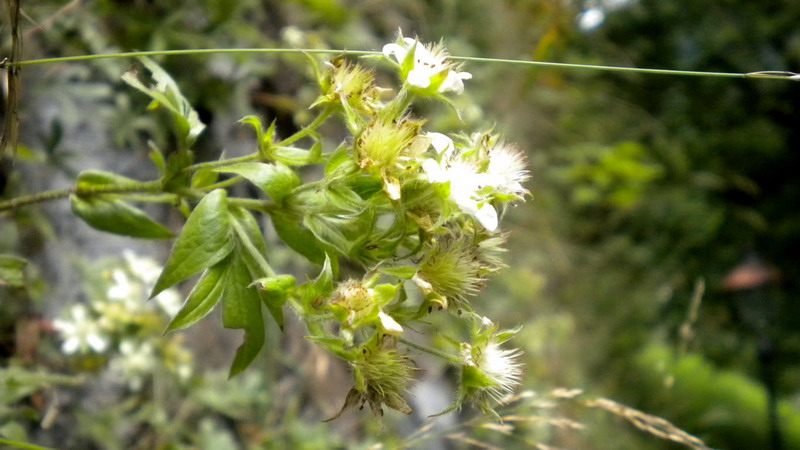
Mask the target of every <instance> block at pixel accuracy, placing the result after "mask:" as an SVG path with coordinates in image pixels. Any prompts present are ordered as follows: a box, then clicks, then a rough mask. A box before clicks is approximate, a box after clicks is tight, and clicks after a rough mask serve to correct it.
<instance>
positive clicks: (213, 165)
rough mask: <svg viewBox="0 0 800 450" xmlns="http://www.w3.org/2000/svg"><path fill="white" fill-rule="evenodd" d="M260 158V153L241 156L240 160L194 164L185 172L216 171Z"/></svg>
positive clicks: (232, 159)
mask: <svg viewBox="0 0 800 450" xmlns="http://www.w3.org/2000/svg"><path fill="white" fill-rule="evenodd" d="M258 158H259V155H258V153H253V154H252V155H247V156H240V157H238V158H231V159H224V160H222V161H208V162H201V163H197V164H192V165H191V166H188V167H186V168H185V169H183V170H185V171H188V172H194V171H197V170H200V169H215V168H217V167H225V166H230V165H233V164H236V163H240V162H250V161H258Z"/></svg>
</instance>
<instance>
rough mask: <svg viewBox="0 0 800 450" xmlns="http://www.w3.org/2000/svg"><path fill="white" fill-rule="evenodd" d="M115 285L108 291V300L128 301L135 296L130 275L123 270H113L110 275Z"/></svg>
mask: <svg viewBox="0 0 800 450" xmlns="http://www.w3.org/2000/svg"><path fill="white" fill-rule="evenodd" d="M110 275H111V280H112V281H113V284H112V285H111V287H110V288H108V291H107V292H106V293H107V294H108V298H109V299H111V300H127V299H129V298H131V296H132V295H133V294H134V288H133V286H132V285H131V280H130V279H129V278H128V274H127V273H125V271H124V270H122V269H119V268H117V269H113V270H112V271H111V273H110Z"/></svg>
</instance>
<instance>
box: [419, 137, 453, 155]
mask: <svg viewBox="0 0 800 450" xmlns="http://www.w3.org/2000/svg"><path fill="white" fill-rule="evenodd" d="M425 136H427V137H429V138H431V146H432V147H433V149H434V150H436V153H438V154H440V155H442V157H443V158H444V159H447V158H449V157H450V154H451V153H453V150H455V144H453V140H452V139H450V138H449V137H448V136H447V135H445V134H442V133H436V132H430V133H426V134H425Z"/></svg>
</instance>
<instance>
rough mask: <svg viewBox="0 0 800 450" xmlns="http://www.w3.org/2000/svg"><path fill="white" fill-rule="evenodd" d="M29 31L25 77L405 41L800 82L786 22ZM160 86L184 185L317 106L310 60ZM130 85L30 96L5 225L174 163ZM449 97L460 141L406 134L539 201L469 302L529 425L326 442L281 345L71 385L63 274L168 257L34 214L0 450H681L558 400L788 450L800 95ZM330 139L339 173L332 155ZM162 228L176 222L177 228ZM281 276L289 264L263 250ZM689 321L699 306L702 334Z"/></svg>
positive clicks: (194, 346) (462, 9)
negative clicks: (31, 63) (515, 367)
mask: <svg viewBox="0 0 800 450" xmlns="http://www.w3.org/2000/svg"><path fill="white" fill-rule="evenodd" d="M3 8H5V2H4V6H3ZM22 9H23V12H24V18H23V21H22V24H21V25H22V30H23V38H24V47H23V49H24V53H23V56H24V58H25V59H31V58H39V57H55V56H66V55H82V54H90V53H109V52H116V51H132V50H166V49H188V48H226V47H253V48H258V47H298V48H347V49H359V50H361V49H366V50H379V49H380V48H381V46H382V45H383V43H385V42H388V41H389V40H391V39H392V37H393V36H394V34H395V33H396V31H397V29H398V28H402V29H403V32H404V34H406V35H414V34H418V35H419V36H420V37H421V38H422V39H424V40H426V41H436V40H438V39H439V38H440V37H441V38H443V39H444V40H445V42H446V44H447V46H448V49H449V50H450V51H451V53H453V54H456V55H464V56H485V57H497V58H520V59H535V60H549V61H560V62H573V63H587V64H605V65H621V66H638V67H649V68H665V69H682V70H702V71H722V72H753V71H759V70H797V69H798V68H800V28H798V27H797V25H796V24H797V23H799V22H800V3H797V2H790V1H786V0H770V1H763V2H748V1H744V0H729V1H726V2H715V1H710V0H695V1H689V0H680V1H668V2H664V1H656V0H585V1H566V0H503V1H487V0H461V1H456V0H443V1H438V2H431V1H423V0H400V1H392V2H389V1H385V0H364V1H355V0H352V1H348V0H286V1H280V0H240V1H237V2H229V1H224V0H202V1H187V0H169V1H167V0H126V1H107V0H83V1H82V0H72V1H69V2H62V1H47V0H41V1H37V2H22ZM2 14H3V17H4V20H5V22H4V24H3V27H2V30H3V34H2V48H3V55H7V54H8V53H9V49H10V36H9V33H8V30H9V25H8V23H7V18H8V14H7V11H6V10H5V9H4V10H3V11H2ZM159 63H161V64H162V65H163V66H164V67H165V68H166V69H167V70H168V71H169V72H170V74H171V75H172V76H173V78H175V79H176V80H178V82H179V84H180V85H181V89H182V90H183V92H184V93H185V94H186V96H187V98H189V99H190V100H191V102H192V103H193V105H194V106H195V107H196V108H197V110H198V111H199V112H200V114H201V118H202V120H203V121H204V122H206V123H207V124H208V125H209V128H208V131H207V132H206V133H205V134H204V135H203V137H202V138H201V140H200V142H199V149H200V154H201V158H202V159H214V158H217V157H218V156H219V154H220V152H221V151H224V152H225V153H226V154H227V155H229V156H237V155H239V154H244V153H246V152H249V151H251V150H252V148H253V145H254V142H253V138H252V136H250V133H248V132H247V130H245V129H243V128H242V127H239V126H236V125H235V121H236V120H238V119H239V118H241V117H242V116H244V115H246V114H257V115H260V116H262V117H264V118H265V119H266V120H276V121H277V124H278V132H279V134H283V135H288V134H289V133H291V132H293V131H294V130H296V129H298V127H300V126H302V125H303V124H304V123H307V121H308V120H309V119H310V115H309V111H308V110H307V105H309V104H310V103H311V102H312V101H313V99H314V98H315V96H316V87H315V86H314V85H313V83H312V79H311V77H310V68H309V65H308V63H307V62H306V61H305V60H304V59H303V57H300V56H253V55H210V56H202V57H200V56H197V57H170V58H160V59H159ZM131 65H132V62H131V61H129V60H123V59H113V60H99V61H94V62H86V63H73V64H51V65H43V66H36V67H30V68H25V69H24V70H23V98H22V103H21V105H20V113H21V136H22V140H21V147H20V150H19V153H18V155H17V160H16V162H15V163H14V164H12V163H10V162H8V161H6V162H4V163H3V166H2V170H0V193H2V196H3V198H13V197H16V196H19V195H23V194H26V193H33V192H38V191H42V190H45V189H48V188H56V187H64V186H68V185H69V184H70V183H71V182H72V181H71V180H73V179H74V178H73V177H74V176H75V174H76V173H77V172H79V171H81V170H85V169H108V168H113V170H115V171H117V172H120V173H122V174H123V175H127V176H131V177H133V178H137V179H150V178H152V177H154V176H155V172H154V171H153V169H152V167H151V166H150V165H149V164H148V160H147V153H148V150H149V147H148V145H149V144H148V141H152V142H153V143H155V145H157V146H158V147H159V148H162V149H169V148H170V145H171V139H172V136H171V135H170V134H169V133H168V131H167V130H168V128H169V127H167V126H165V124H164V123H162V122H163V120H162V119H163V116H159V115H157V114H155V115H154V114H146V113H144V108H145V106H146V102H145V99H144V98H143V97H142V96H139V95H136V94H135V93H133V92H132V90H130V89H128V88H126V87H125V86H123V84H122V83H121V82H120V80H119V77H120V75H121V74H122V73H123V72H124V71H125V70H127V69H128V68H129V67H131ZM467 70H469V71H470V72H472V73H473V75H474V79H473V80H471V81H470V82H469V83H468V85H467V90H466V93H465V95H464V96H462V97H459V98H457V99H456V100H455V104H456V107H457V108H462V107H463V109H462V110H461V114H462V118H463V122H462V123H458V122H455V121H454V119H453V118H452V117H451V116H450V114H449V112H448V111H446V110H445V109H442V108H438V107H436V106H435V105H430V111H427V110H426V112H433V113H434V114H435V112H436V111H441V114H442V117H441V119H440V122H438V123H439V131H443V132H444V131H447V128H448V126H449V127H452V128H453V129H455V128H457V127H465V126H466V127H476V126H482V127H488V126H492V125H495V126H496V127H497V128H498V129H499V130H500V131H502V132H503V133H505V134H506V135H507V136H508V138H509V139H510V140H512V141H515V142H517V143H519V145H520V146H521V148H524V149H525V150H526V151H527V152H528V155H529V158H530V163H531V170H532V172H533V175H534V177H533V181H532V182H531V183H530V185H529V188H530V189H531V191H532V192H533V193H534V200H533V201H532V202H529V203H526V204H524V205H523V206H519V207H517V208H515V209H513V210H509V211H506V213H507V216H508V217H507V222H506V223H508V224H509V225H508V230H509V231H510V232H511V242H510V245H509V247H510V248H511V249H512V251H511V252H510V253H509V255H508V258H507V262H508V264H509V265H510V269H508V270H506V271H505V273H504V274H503V275H501V276H500V277H499V278H497V279H495V280H493V281H492V282H491V283H490V284H489V286H488V288H487V290H486V291H485V292H484V293H483V294H482V295H481V297H480V300H479V301H476V302H475V305H476V309H477V310H478V312H484V313H486V314H487V315H491V316H492V317H493V318H496V319H498V320H499V322H500V324H501V325H502V326H505V327H512V326H515V325H517V324H521V325H523V330H522V331H521V332H520V334H519V335H518V336H517V337H516V338H515V340H514V345H516V346H519V347H520V348H521V349H523V351H524V352H525V363H526V366H527V373H526V379H525V383H524V389H525V391H526V392H527V394H526V395H524V396H523V398H521V399H519V401H517V402H515V403H513V404H512V405H511V406H510V407H509V408H508V409H507V410H505V411H504V412H503V414H507V415H510V416H511V417H517V418H519V417H523V416H524V417H525V418H526V420H507V421H506V422H505V423H504V424H503V425H498V424H493V423H491V422H486V421H485V420H482V419H476V418H475V415H474V413H475V412H474V411H462V412H460V413H458V414H457V415H455V416H451V417H449V418H446V419H444V420H442V421H438V422H436V423H435V424H436V426H430V425H426V424H428V423H429V422H428V421H427V419H425V418H424V414H422V415H418V416H414V417H412V418H410V419H406V418H405V417H402V418H400V417H395V416H390V417H387V419H386V421H385V423H384V425H383V426H380V425H378V424H376V423H374V422H373V419H372V418H369V417H367V416H366V415H364V416H359V415H357V414H350V415H349V417H344V418H342V419H340V420H339V421H337V422H333V423H332V424H331V423H321V420H322V419H324V418H326V417H330V416H332V415H333V414H334V413H335V412H336V410H337V409H338V406H339V405H340V404H341V402H342V401H343V399H344V393H345V392H346V389H347V385H346V381H342V380H343V379H346V376H344V375H342V367H341V365H339V364H338V362H337V361H330V360H326V359H324V357H323V356H321V355H320V354H316V353H314V351H313V347H310V346H308V345H307V344H305V343H303V342H302V339H298V338H297V337H298V336H302V330H292V329H291V326H290V327H289V328H290V329H289V331H288V332H287V336H286V338H284V339H283V340H282V341H281V342H282V344H281V346H282V350H279V351H272V352H269V354H267V355H264V356H263V358H262V362H261V364H260V365H259V366H254V367H253V368H251V369H249V370H248V372H247V373H245V374H244V375H242V376H241V377H240V378H237V379H234V380H233V381H231V382H227V381H225V380H224V376H223V375H221V373H223V372H222V371H224V370H226V365H227V363H228V359H227V358H228V356H227V355H228V354H229V353H226V351H228V352H229V351H230V349H231V348H233V347H232V346H233V345H235V342H234V343H233V344H232V343H231V340H230V338H229V337H226V334H225V332H223V331H221V330H218V329H216V328H214V327H213V325H211V324H210V323H209V324H208V325H207V326H206V329H203V330H201V331H199V332H197V333H193V334H191V333H190V334H188V336H187V337H186V341H188V342H187V343H185V344H186V347H187V348H189V349H191V350H193V351H194V360H195V361H196V362H197V366H198V368H197V371H196V372H194V374H193V375H192V377H191V379H190V380H188V381H186V380H184V381H179V380H173V379H171V378H169V376H168V375H167V374H166V372H165V368H164V367H161V366H154V367H152V370H153V372H152V373H150V374H149V375H148V378H147V381H146V382H145V384H144V386H143V387H142V388H140V389H131V387H130V386H127V385H125V384H122V385H120V384H118V383H117V384H115V383H114V381H113V380H110V381H109V380H108V379H104V378H102V377H101V375H100V374H101V373H102V367H103V366H104V365H105V364H110V363H109V362H108V361H95V362H94V363H93V364H95V366H98V367H94V366H92V364H89V363H91V361H90V362H86V361H84V362H83V363H84V364H89V366H90V368H91V370H88V369H87V367H85V366H83V367H76V366H75V363H74V361H73V362H71V363H70V362H69V361H68V360H67V359H65V357H64V356H63V355H59V353H58V342H59V341H58V340H57V339H56V338H55V336H54V335H53V332H52V324H49V321H50V320H52V319H53V318H55V317H59V315H60V314H62V311H66V310H67V308H69V306H70V305H71V304H73V303H76V302H86V301H87V299H89V298H90V292H91V291H92V289H96V286H97V283H100V282H102V280H101V281H97V280H94V281H92V277H87V276H84V275H81V273H84V274H85V273H86V272H85V271H83V272H82V271H81V270H80V269H79V268H80V267H82V266H83V267H85V264H86V263H85V262H84V263H81V262H80V261H81V260H87V259H88V260H95V259H96V258H97V257H98V256H99V255H100V254H103V253H104V252H105V253H108V252H109V251H111V252H112V254H113V252H115V251H117V252H118V251H119V249H120V248H122V247H134V248H136V249H137V251H142V252H147V253H150V254H152V255H155V256H156V258H157V259H160V260H162V261H163V257H164V256H165V254H166V249H165V248H163V247H162V246H158V245H153V246H149V244H148V246H145V245H144V244H141V243H139V242H137V241H133V240H125V239H124V238H117V237H110V238H105V237H99V234H98V233H97V232H95V231H91V230H88V229H87V228H85V227H84V226H82V225H80V224H77V223H76V222H71V220H73V219H71V218H70V217H69V214H68V213H67V210H66V208H65V207H63V206H62V207H59V206H58V205H45V206H42V207H33V208H27V209H22V210H19V211H16V212H14V213H13V214H6V215H4V216H0V252H3V253H14V254H17V255H20V256H23V257H25V258H27V259H29V260H31V261H32V264H31V265H30V266H28V267H27V268H26V277H27V280H26V283H25V284H24V286H22V285H5V286H0V300H1V301H0V364H1V367H0V436H2V437H3V438H5V439H11V440H20V441H24V440H29V441H31V442H35V443H39V444H41V445H50V446H56V447H63V446H64V445H67V446H69V447H71V448H89V447H94V448H184V447H192V448H215V449H220V448H368V447H370V446H372V445H377V444H378V443H383V445H384V448H395V447H411V448H468V447H469V446H470V445H478V444H479V443H483V444H485V445H489V446H497V447H501V448H509V447H521V446H524V447H532V446H535V445H538V444H542V445H550V446H555V447H559V448H601V449H602V448H608V449H617V448H654V449H659V448H665V449H666V448H677V447H678V445H677V444H674V443H670V442H668V441H666V440H660V439H658V438H656V437H654V436H652V435H650V434H648V433H646V432H642V431H640V430H638V429H636V428H635V427H633V426H631V425H630V424H628V423H625V421H624V420H623V419H622V418H620V417H617V416H615V415H613V414H609V413H607V412H603V411H598V410H595V409H590V408H587V407H586V406H585V403H581V402H580V401H578V400H579V399H580V397H578V399H576V398H572V397H574V395H572V396H569V395H568V396H559V395H556V394H553V393H552V392H553V389H556V388H570V389H571V388H580V389H582V390H584V391H585V392H586V395H600V396H604V397H608V398H613V399H616V400H618V401H620V402H622V403H624V404H626V405H628V406H630V407H632V408H636V409H639V410H642V411H646V412H647V413H650V414H653V415H655V416H659V417H663V418H665V419H667V420H669V421H671V422H672V423H674V424H676V425H677V426H679V427H681V428H682V429H684V430H686V431H687V432H689V433H692V434H694V435H695V436H697V437H699V438H701V439H702V440H704V441H705V442H706V443H707V444H708V445H709V446H711V447H714V448H729V449H753V448H770V447H771V448H780V444H781V443H782V447H783V448H800V363H798V361H800V327H799V325H800V323H798V322H800V306H799V305H800V303H798V294H800V283H798V280H800V259H799V258H798V257H797V249H798V248H800V242H798V241H800V214H798V213H797V206H798V203H797V199H798V198H800V177H797V176H796V171H797V168H798V167H800V153H798V148H799V146H800V141H799V138H800V127H798V126H797V124H798V119H797V112H798V107H800V89H798V87H797V84H796V83H792V82H788V81H786V82H784V81H767V80H737V79H722V78H699V77H672V76H660V75H643V74H631V73H621V74H620V73H609V72H598V71H586V70H563V69H549V68H528V67H524V68H523V67H518V66H511V65H501V64H490V63H470V64H469V65H468V69H467ZM380 76H383V77H386V76H387V74H385V73H381V74H380ZM383 84H388V83H383ZM473 103H475V104H478V105H480V106H481V108H477V107H474V106H471V105H472V104H473ZM421 108H428V105H422V106H421ZM325 134H326V135H327V136H329V137H330V139H331V142H330V144H331V145H334V146H335V145H336V144H337V142H336V141H335V140H336V136H337V131H336V130H335V129H327V130H325ZM156 212H157V211H156ZM157 213H158V212H157ZM160 214H161V216H160V217H161V218H162V219H165V220H166V221H167V222H168V223H169V222H171V223H173V224H176V223H179V220H180V217H179V215H176V214H175V213H174V212H173V213H170V212H167V211H160ZM103 239H106V240H105V241H104V240H103ZM112 241H113V242H112ZM273 256H274V258H275V259H277V260H278V261H282V262H283V263H285V265H290V266H291V264H293V262H292V260H291V255H290V254H289V252H288V251H286V250H284V249H281V248H280V247H276V249H275V251H274V254H273ZM61 260H66V261H67V262H66V263H63V262H62V263H56V262H54V261H61ZM742 261H750V262H753V261H759V262H758V264H756V265H752V264H751V265H750V266H745V267H751V268H752V267H760V268H762V269H764V268H767V269H768V270H767V273H769V274H771V275H770V276H769V277H767V281H769V283H767V284H766V285H763V284H762V285H758V286H756V285H752V284H751V285H747V286H744V287H743V286H742V285H741V284H736V283H734V282H733V281H731V278H730V277H729V275H730V274H731V272H732V270H733V269H734V268H735V267H737V265H739V264H740V263H742ZM278 265H280V264H278ZM765 270H766V269H765ZM726 280H727V282H726ZM726 283H727V284H726ZM92 286H95V288H92ZM702 286H705V289H701V287H702ZM734 291H735V292H734ZM693 298H696V299H700V300H701V302H700V303H699V306H697V305H696V307H697V314H696V317H695V316H694V315H693V314H692V313H691V311H692V308H693V306H692V305H693V303H692V299H693ZM206 322H209V321H206ZM204 323H205V322H204ZM682 330H683V331H682ZM234 338H235V336H234ZM163 339H167V338H163ZM273 339H274V340H275V342H278V339H279V337H278V336H273ZM234 341H235V339H234ZM158 345H167V344H166V343H161V344H158ZM220 348H221V349H222V350H220ZM226 349H227V350H226ZM315 357H316V358H317V359H315ZM162 364H164V363H163V362H162ZM420 364H424V361H423V362H420ZM337 374H338V375H337ZM345 375H346V374H345ZM446 375H448V373H447V372H445V373H430V372H428V373H425V374H424V375H423V376H422V378H424V379H440V378H441V377H442V376H446ZM92 377H100V378H99V379H100V380H102V381H101V382H98V383H95V382H93V381H92V380H93V379H96V378H92ZM337 377H338V378H337ZM322 380H325V383H321V381H322ZM431 383H432V382H431ZM321 384H322V385H321ZM323 385H324V386H323ZM425 386H427V388H426V389H433V390H437V391H441V390H445V391H444V392H443V393H438V394H437V395H439V396H443V397H444V400H445V403H447V401H448V400H449V396H450V395H451V394H450V393H448V392H447V391H446V390H447V389H450V387H449V386H447V384H446V383H445V384H441V383H440V384H430V383H429V384H428V385H425ZM342 389H343V390H342ZM769 390H772V392H773V394H774V395H773V398H775V399H776V402H775V404H774V409H775V410H776V411H777V413H776V414H777V419H778V420H777V423H779V425H780V435H779V436H778V437H777V439H776V437H775V429H774V425H770V422H769V420H768V411H769V410H770V405H769V402H768V397H769V396H768V394H767V392H768V391H769ZM425 392H427V391H423V390H422V388H420V390H419V391H417V392H415V393H414V396H415V400H414V405H413V406H415V409H418V410H422V411H425V407H424V400H426V399H427V398H428V397H433V396H428V395H427V394H425ZM556 392H558V391H556ZM548 393H550V394H548ZM439 409H441V408H439ZM431 412H433V411H431ZM773 423H774V421H773ZM65 436H66V437H65ZM543 448H544V447H543Z"/></svg>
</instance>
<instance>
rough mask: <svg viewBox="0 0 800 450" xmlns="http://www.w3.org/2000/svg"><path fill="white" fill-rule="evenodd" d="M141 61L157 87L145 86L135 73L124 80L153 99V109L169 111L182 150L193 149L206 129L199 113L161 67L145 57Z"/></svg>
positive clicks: (129, 74) (123, 77)
mask: <svg viewBox="0 0 800 450" xmlns="http://www.w3.org/2000/svg"><path fill="white" fill-rule="evenodd" d="M139 61H141V63H142V64H144V66H145V67H147V69H148V70H149V71H150V73H151V74H152V76H153V81H155V85H154V86H153V87H147V86H145V85H144V84H143V83H142V82H141V81H139V78H138V77H137V75H136V73H135V71H129V72H126V73H125V74H123V75H122V80H123V81H125V82H126V83H128V84H129V85H130V86H132V87H134V88H135V89H138V90H139V91H141V92H143V93H144V94H146V95H148V96H149V97H150V98H152V99H153V103H151V107H155V106H162V107H164V108H166V109H167V110H169V111H170V112H171V113H172V116H173V117H174V118H175V124H176V127H177V129H178V130H177V131H178V136H179V138H180V139H181V143H182V144H183V145H182V148H189V147H191V146H192V144H194V141H195V140H196V139H197V136H199V135H200V133H202V132H203V129H205V127H206V126H205V125H204V124H203V122H201V121H200V116H199V115H198V114H197V111H195V110H194V108H192V105H191V104H190V103H189V101H188V100H186V98H185V97H184V96H183V94H181V91H180V89H179V88H178V84H177V83H175V80H173V79H172V77H170V76H169V74H168V73H167V72H166V71H165V70H164V69H162V68H161V66H159V65H158V64H156V63H155V62H154V61H153V60H151V59H149V58H145V57H141V58H139Z"/></svg>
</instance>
